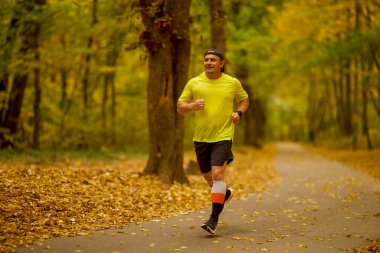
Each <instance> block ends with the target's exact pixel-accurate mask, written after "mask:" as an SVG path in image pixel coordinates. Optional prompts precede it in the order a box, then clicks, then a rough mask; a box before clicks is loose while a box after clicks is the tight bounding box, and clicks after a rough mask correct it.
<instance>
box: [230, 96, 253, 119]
mask: <svg viewBox="0 0 380 253" xmlns="http://www.w3.org/2000/svg"><path fill="white" fill-rule="evenodd" d="M248 107H249V99H248V98H246V99H243V100H241V101H240V102H239V103H238V106H237V109H236V111H234V112H233V113H232V116H231V120H232V122H233V123H234V124H235V125H236V124H239V122H240V118H241V117H242V116H243V114H244V113H245V112H246V111H247V110H248Z"/></svg>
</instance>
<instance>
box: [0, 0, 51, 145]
mask: <svg viewBox="0 0 380 253" xmlns="http://www.w3.org/2000/svg"><path fill="white" fill-rule="evenodd" d="M45 4H46V0H33V1H30V0H28V1H27V0H24V1H19V2H17V5H16V10H17V11H16V13H17V15H20V16H22V17H23V19H22V20H23V21H22V23H20V24H18V25H19V26H20V27H21V29H22V31H21V37H22V39H21V45H20V49H19V51H18V54H19V55H20V56H21V58H23V59H24V61H22V62H21V63H20V64H19V65H18V66H17V67H16V69H15V73H14V78H13V84H12V87H11V89H10V94H9V100H8V101H7V106H6V107H5V108H2V112H1V114H2V116H3V117H2V120H1V122H0V123H1V125H0V128H2V129H6V131H7V133H9V135H10V137H12V136H14V135H15V134H16V133H17V130H18V124H19V119H20V115H21V108H22V101H23V99H24V92H25V88H26V84H27V81H28V77H29V72H28V67H29V66H28V64H29V63H30V59H33V58H35V56H34V57H33V55H35V54H36V52H37V49H38V35H39V29H40V24H39V21H38V19H36V17H38V15H39V13H40V12H41V6H43V5H45ZM17 15H16V16H17ZM30 17H32V18H31V20H30V19H29V18H30ZM17 19H18V18H16V20H17ZM16 23H18V21H17V22H16ZM18 25H15V27H12V28H11V29H13V28H17V27H18ZM11 34H13V32H12V33H10V35H9V36H10V37H9V38H7V39H9V40H10V41H12V39H15V38H12V36H11ZM8 76H9V72H8V71H5V72H4V73H3V76H2V80H1V83H2V85H1V86H3V87H7V86H8V85H9V83H8ZM8 138H9V136H8V137H6V136H5V135H4V134H0V147H6V146H9V145H10V146H13V145H14V144H13V143H12V140H11V139H8Z"/></svg>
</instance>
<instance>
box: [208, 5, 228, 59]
mask: <svg viewBox="0 0 380 253" xmlns="http://www.w3.org/2000/svg"><path fill="white" fill-rule="evenodd" d="M209 12H210V17H211V20H210V21H211V26H210V27H211V45H212V47H213V48H216V49H219V50H221V51H222V52H223V53H225V46H226V36H225V32H224V20H225V16H226V12H225V11H224V8H223V1H222V0H209Z"/></svg>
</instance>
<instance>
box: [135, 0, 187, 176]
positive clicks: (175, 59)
mask: <svg viewBox="0 0 380 253" xmlns="http://www.w3.org/2000/svg"><path fill="white" fill-rule="evenodd" d="M138 6H139V7H140V11H141V14H142V17H143V22H144V25H145V29H146V30H145V31H144V32H143V33H142V35H141V40H142V42H143V43H144V44H145V46H146V48H147V49H148V53H149V63H148V67H149V77H148V122H149V138H150V146H149V159H148V163H147V165H146V167H145V170H144V173H146V174H158V175H159V177H160V178H161V180H162V181H163V182H165V183H173V182H174V181H178V182H187V178H186V175H185V172H184V169H183V135H184V124H183V116H181V115H179V114H177V111H176V104H177V100H178V97H179V95H180V92H181V91H182V89H183V87H184V85H185V83H186V81H187V75H188V66H189V59H190V38H189V22H190V0H184V1H177V0H165V1H148V0H140V2H139V5H138Z"/></svg>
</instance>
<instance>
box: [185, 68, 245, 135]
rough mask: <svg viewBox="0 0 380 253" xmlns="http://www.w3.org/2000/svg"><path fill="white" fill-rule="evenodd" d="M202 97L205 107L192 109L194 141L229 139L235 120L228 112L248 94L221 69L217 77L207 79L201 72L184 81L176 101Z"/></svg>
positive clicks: (234, 79) (191, 100) (237, 81)
mask: <svg viewBox="0 0 380 253" xmlns="http://www.w3.org/2000/svg"><path fill="white" fill-rule="evenodd" d="M201 98H203V99H204V100H205V107H204V110H199V111H198V110H197V111H195V133H194V138H193V141H199V142H217V141H223V140H232V139H233V137H234V124H233V123H232V120H231V115H232V112H233V110H234V107H235V103H239V102H240V101H242V100H244V99H247V98H248V94H247V92H245V91H244V90H243V87H242V86H241V83H240V81H239V80H238V79H236V78H234V77H231V76H229V75H227V74H224V73H223V74H222V76H221V77H220V78H218V79H215V80H214V79H209V78H207V76H206V74H205V73H204V72H203V73H202V74H200V75H199V76H197V77H195V78H192V79H191V80H190V81H189V82H188V83H187V84H186V86H185V88H184V90H183V92H182V94H181V96H180V98H179V99H178V101H179V102H186V103H190V102H193V101H195V100H197V99H201Z"/></svg>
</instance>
